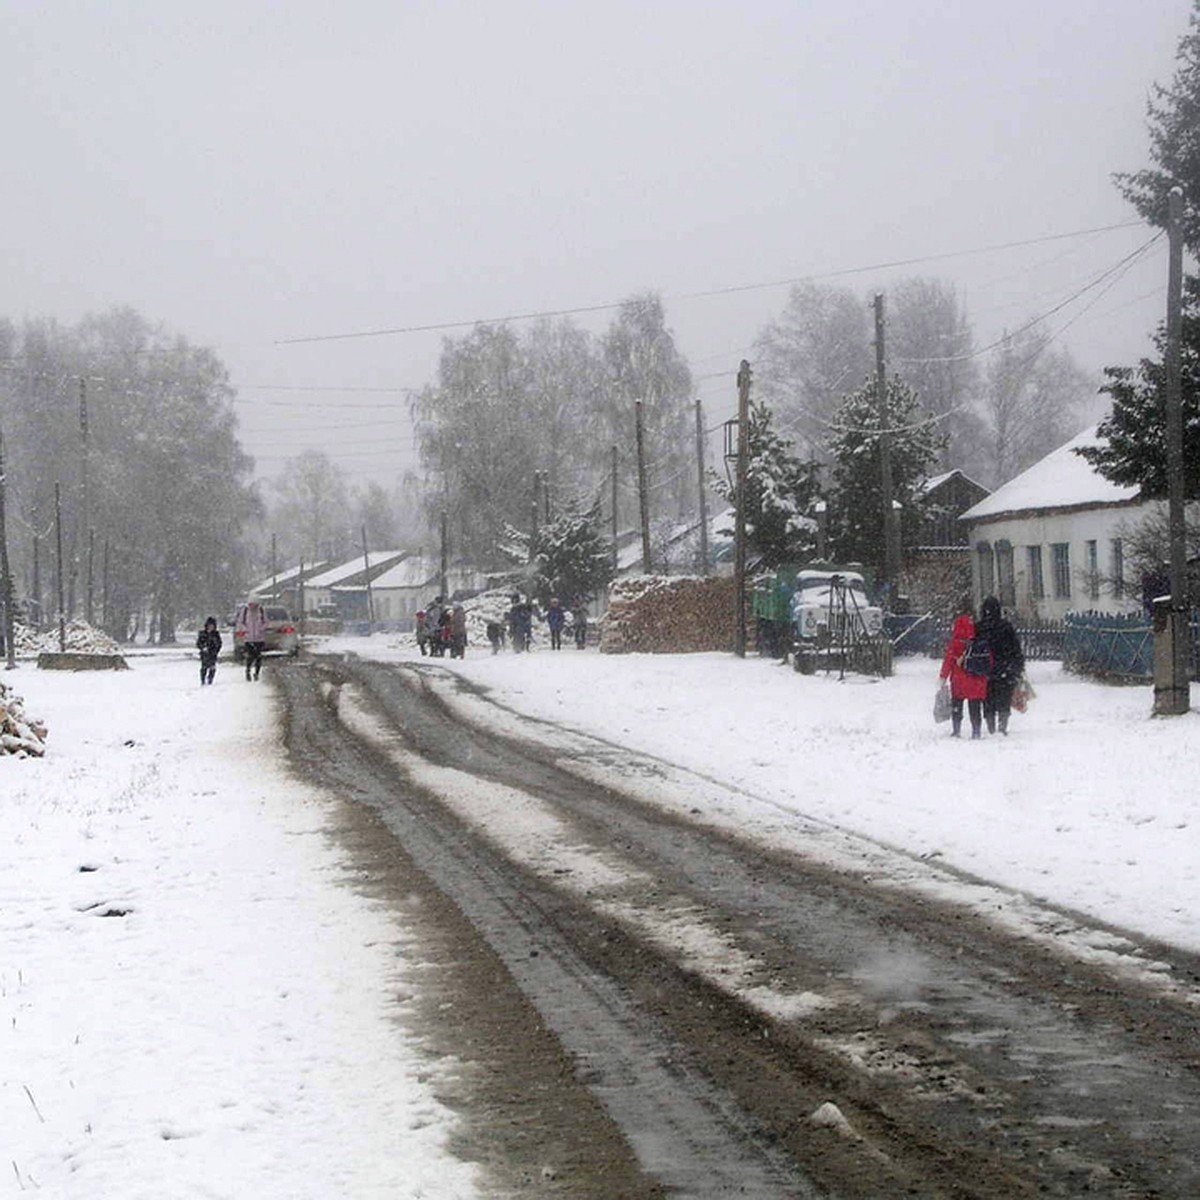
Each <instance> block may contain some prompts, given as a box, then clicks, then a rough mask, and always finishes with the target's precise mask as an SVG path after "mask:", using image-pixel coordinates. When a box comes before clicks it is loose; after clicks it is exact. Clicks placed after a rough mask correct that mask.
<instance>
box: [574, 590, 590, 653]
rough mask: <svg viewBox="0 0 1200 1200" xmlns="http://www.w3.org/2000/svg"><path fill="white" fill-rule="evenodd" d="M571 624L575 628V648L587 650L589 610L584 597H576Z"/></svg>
mask: <svg viewBox="0 0 1200 1200" xmlns="http://www.w3.org/2000/svg"><path fill="white" fill-rule="evenodd" d="M571 624H572V627H573V628H574V630H575V649H576V650H586V649H587V626H588V610H587V604H585V603H584V601H583V599H582V597H580V598H577V599H576V601H575V607H574V608H573V609H571Z"/></svg>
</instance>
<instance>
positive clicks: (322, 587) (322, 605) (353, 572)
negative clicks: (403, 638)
mask: <svg viewBox="0 0 1200 1200" xmlns="http://www.w3.org/2000/svg"><path fill="white" fill-rule="evenodd" d="M409 553H410V551H408V550H371V551H369V552H368V553H367V554H366V556H365V557H364V556H363V555H361V554H359V555H356V556H355V557H354V558H350V559H347V560H346V561H345V562H343V563H339V564H338V565H337V566H336V567H329V568H328V569H327V570H324V571H322V572H321V573H320V574H317V575H312V576H310V577H309V578H307V579H306V580H305V581H304V611H305V613H316V612H318V611H329V610H332V609H333V608H335V607H337V606H338V600H339V598H340V595H345V594H346V592H347V591H350V590H354V589H358V588H361V589H362V590H363V595H364V596H365V594H366V585H367V582H368V581H372V582H373V581H374V580H375V578H376V577H377V576H379V575H382V574H383V573H384V572H385V571H387V570H388V569H389V568H391V567H393V566H395V564H396V563H398V562H400V561H401V559H403V558H405V557H406V556H407V555H408V554H409ZM335 589H337V591H336V592H335ZM362 613H363V615H365V613H366V605H365V601H364V603H363V606H362ZM356 615H357V614H356V613H354V612H343V611H342V609H341V608H340V607H338V616H339V617H341V618H342V619H343V620H352V619H354V618H355V616H356Z"/></svg>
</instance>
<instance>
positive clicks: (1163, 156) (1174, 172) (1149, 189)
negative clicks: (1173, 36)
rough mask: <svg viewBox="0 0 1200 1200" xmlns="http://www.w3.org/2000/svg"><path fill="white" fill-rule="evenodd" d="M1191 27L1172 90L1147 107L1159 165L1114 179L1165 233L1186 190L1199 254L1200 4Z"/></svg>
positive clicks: (1186, 228) (1162, 90)
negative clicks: (1174, 201) (1172, 197)
mask: <svg viewBox="0 0 1200 1200" xmlns="http://www.w3.org/2000/svg"><path fill="white" fill-rule="evenodd" d="M1189 25H1190V28H1189V31H1188V32H1187V33H1186V34H1184V36H1183V37H1182V38H1181V39H1180V41H1179V48H1178V50H1177V51H1176V54H1175V58H1176V63H1177V66H1176V70H1175V76H1174V78H1173V80H1172V81H1171V85H1170V87H1164V86H1163V85H1162V84H1155V85H1154V89H1153V92H1152V94H1151V97H1150V100H1149V102H1148V104H1147V121H1148V124H1149V127H1150V158H1151V160H1152V161H1153V162H1154V163H1155V164H1156V165H1155V166H1154V167H1153V168H1148V169H1147V170H1144V171H1135V172H1123V173H1121V174H1118V175H1116V176H1114V178H1115V180H1116V183H1117V187H1118V188H1120V189H1121V194H1122V195H1123V196H1124V197H1125V199H1126V200H1128V201H1129V202H1130V203H1131V204H1132V205H1133V206H1134V208H1136V209H1137V210H1138V212H1139V213H1141V214H1142V216H1143V217H1145V218H1146V220H1147V221H1149V222H1150V224H1151V225H1156V226H1158V227H1159V228H1160V229H1165V228H1166V226H1167V196H1168V194H1169V193H1170V191H1171V189H1172V188H1173V187H1176V186H1178V187H1181V188H1182V189H1183V197H1184V200H1185V202H1186V203H1185V206H1184V218H1183V232H1184V241H1185V242H1186V244H1187V246H1188V248H1189V249H1190V250H1192V251H1193V252H1195V251H1196V250H1197V248H1198V247H1200V138H1197V137H1196V130H1197V128H1200V0H1197V3H1196V5H1195V7H1194V8H1193V11H1192V15H1191V19H1190V22H1189Z"/></svg>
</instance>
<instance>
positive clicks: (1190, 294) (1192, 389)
mask: <svg viewBox="0 0 1200 1200" xmlns="http://www.w3.org/2000/svg"><path fill="white" fill-rule="evenodd" d="M1155 345H1156V346H1157V348H1158V350H1159V352H1160V354H1162V353H1163V352H1164V351H1165V349H1166V331H1165V329H1163V328H1160V329H1159V331H1158V333H1157V334H1156V336H1155ZM1180 359H1181V364H1182V404H1183V477H1184V493H1185V495H1186V496H1187V497H1188V499H1193V500H1194V499H1197V498H1200V282H1198V281H1197V280H1196V279H1188V280H1187V282H1186V292H1185V297H1184V310H1183V336H1182V339H1181V343H1180ZM1104 374H1105V376H1106V377H1107V380H1108V382H1107V383H1105V385H1104V386H1103V387H1102V388H1101V389H1100V390H1101V391H1102V392H1104V393H1107V394H1108V395H1109V396H1111V397H1112V411H1111V412H1110V413H1109V415H1108V416H1107V417H1106V418H1105V419H1104V420H1103V421H1102V422H1101V423H1100V426H1099V429H1098V430H1097V433H1098V435H1099V438H1100V444H1099V445H1097V446H1082V447H1080V448H1079V449H1078V450H1076V453H1077V454H1079V455H1080V456H1081V457H1083V458H1085V459H1087V461H1088V462H1090V463H1091V464H1092V466H1093V467H1095V468H1096V470H1097V471H1099V472H1100V474H1101V475H1103V476H1104V477H1105V478H1106V479H1111V480H1112V482H1113V483H1119V484H1125V485H1127V486H1131V487H1137V488H1139V489H1140V490H1141V495H1142V496H1143V497H1144V498H1146V499H1164V498H1165V497H1166V495H1167V490H1168V489H1167V428H1166V416H1165V414H1164V412H1163V403H1162V397H1163V395H1164V391H1165V387H1166V368H1165V366H1164V364H1163V358H1161V357H1160V358H1158V359H1157V360H1152V359H1148V358H1143V359H1142V361H1141V362H1140V363H1139V364H1138V366H1137V368H1136V369H1135V368H1132V367H1108V368H1107V369H1106V370H1105V372H1104Z"/></svg>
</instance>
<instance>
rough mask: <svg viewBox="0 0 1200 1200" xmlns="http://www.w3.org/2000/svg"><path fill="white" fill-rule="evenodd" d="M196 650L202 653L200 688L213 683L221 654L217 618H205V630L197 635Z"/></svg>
mask: <svg viewBox="0 0 1200 1200" xmlns="http://www.w3.org/2000/svg"><path fill="white" fill-rule="evenodd" d="M196 649H197V650H199V651H200V686H201V687H203V686H204V685H205V684H206V683H212V681H213V678H214V676H215V675H216V673H217V658H218V657H219V656H220V653H221V632H220V630H219V629H218V628H217V618H216V617H206V618H205V621H204V628H203V629H202V630H200V632H199V633H198V634H197V635H196Z"/></svg>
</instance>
